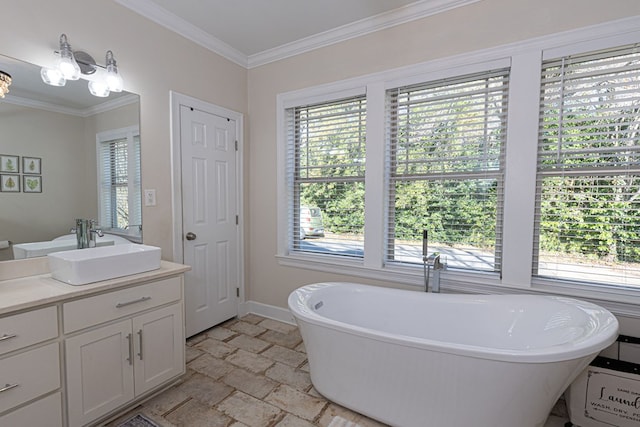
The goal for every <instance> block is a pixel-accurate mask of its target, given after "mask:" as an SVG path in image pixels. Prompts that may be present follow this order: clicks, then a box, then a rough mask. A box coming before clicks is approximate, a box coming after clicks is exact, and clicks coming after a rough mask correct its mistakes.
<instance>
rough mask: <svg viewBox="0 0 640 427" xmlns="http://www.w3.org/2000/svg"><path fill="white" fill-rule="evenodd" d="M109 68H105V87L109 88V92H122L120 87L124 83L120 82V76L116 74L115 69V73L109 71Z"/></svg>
mask: <svg viewBox="0 0 640 427" xmlns="http://www.w3.org/2000/svg"><path fill="white" fill-rule="evenodd" d="M110 67H111V66H107V77H106V79H107V85H108V86H109V90H110V91H111V92H122V86H123V84H124V82H123V81H122V76H121V75H120V74H118V70H117V68H116V67H113V68H116V69H115V71H113V70H110V69H109V68H110Z"/></svg>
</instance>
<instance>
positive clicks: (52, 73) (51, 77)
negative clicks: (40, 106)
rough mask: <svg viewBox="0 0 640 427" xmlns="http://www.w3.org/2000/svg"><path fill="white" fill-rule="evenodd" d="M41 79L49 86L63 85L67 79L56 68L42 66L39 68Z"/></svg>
mask: <svg viewBox="0 0 640 427" xmlns="http://www.w3.org/2000/svg"><path fill="white" fill-rule="evenodd" d="M40 77H41V78H42V81H43V82H45V83H46V84H48V85H50V86H64V85H65V84H66V83H67V80H66V79H65V78H64V76H63V75H62V73H61V72H60V70H58V69H57V68H42V69H41V70H40Z"/></svg>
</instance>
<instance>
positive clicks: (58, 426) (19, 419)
mask: <svg viewBox="0 0 640 427" xmlns="http://www.w3.org/2000/svg"><path fill="white" fill-rule="evenodd" d="M0 426H3V427H18V426H23V427H27V426H34V427H35V426H47V427H62V396H61V394H60V392H58V393H55V394H52V395H50V396H47V397H45V398H43V399H40V400H36V401H35V402H34V403H31V404H29V405H27V406H23V407H22V408H20V409H18V410H17V411H13V412H10V413H8V414H6V415H3V416H1V417H0Z"/></svg>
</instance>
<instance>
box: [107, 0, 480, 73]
mask: <svg viewBox="0 0 640 427" xmlns="http://www.w3.org/2000/svg"><path fill="white" fill-rule="evenodd" d="M114 1H115V2H116V3H118V4H120V5H121V6H124V7H126V8H128V9H130V10H132V11H134V12H136V13H137V14H139V15H141V16H143V17H145V18H147V19H149V20H151V21H153V22H155V23H156V24H159V25H161V26H163V27H165V28H167V29H169V30H171V31H173V32H175V33H177V34H180V35H181V36H183V37H185V38H186V39H188V40H191V41H192V42H194V43H196V44H198V45H200V46H202V47H204V48H206V49H208V50H210V51H212V52H214V53H217V54H218V55H220V56H222V57H224V58H226V59H228V60H230V61H232V62H234V63H236V64H238V65H241V66H243V67H244V68H249V69H250V68H255V67H259V66H261V65H265V64H268V63H270V62H275V61H279V60H281V59H284V58H288V57H291V56H295V55H299V54H301V53H305V52H309V51H311V50H314V49H318V48H321V47H325V46H329V45H332V44H335V43H339V42H342V41H345V40H349V39H352V38H355V37H360V36H363V35H366V34H370V33H373V32H375V31H380V30H383V29H386V28H390V27H393V26H396V25H400V24H404V23H406V22H410V21H415V20H417V19H421V18H424V17H427V16H431V15H435V14H438V13H442V12H445V11H447V10H451V9H455V8H457V7H461V6H466V5H468V4H471V3H476V2H478V1H482V0H421V1H417V2H415V3H412V4H409V5H407V6H404V7H401V8H398V9H395V10H391V11H389V12H385V13H381V14H379V15H376V16H373V17H371V18H366V19H362V20H360V21H356V22H353V23H351V24H346V25H342V26H340V27H337V28H335V29H332V30H329V31H325V32H322V33H319V34H316V35H313V36H309V37H305V38H303V39H300V40H297V41H294V42H291V43H287V44H284V45H282V46H278V47H275V48H273V49H268V50H265V51H263V52H260V53H256V54H254V55H250V56H247V55H245V54H244V53H242V52H240V51H238V50H237V49H234V48H233V47H231V46H229V45H228V44H227V43H224V42H223V41H222V40H220V39H218V38H216V37H213V36H212V35H211V34H209V33H206V32H205V31H203V30H201V29H200V28H198V27H196V26H194V25H193V24H190V23H189V22H187V21H185V20H184V19H182V18H180V17H178V16H176V15H174V14H173V13H171V12H169V11H167V10H166V9H164V8H162V7H160V6H158V5H157V4H156V3H154V2H153V1H152V0H114Z"/></svg>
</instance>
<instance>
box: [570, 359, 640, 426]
mask: <svg viewBox="0 0 640 427" xmlns="http://www.w3.org/2000/svg"><path fill="white" fill-rule="evenodd" d="M566 397H567V408H568V410H569V416H570V419H571V422H572V423H573V424H574V425H576V426H580V427H611V426H615V427H639V426H640V365H637V364H635V363H629V362H624V361H620V360H615V359H608V358H605V357H597V358H596V359H595V360H594V361H593V362H592V363H591V365H589V366H588V367H587V368H586V369H585V370H584V371H583V372H582V373H581V374H580V375H579V376H578V378H577V379H576V380H575V381H574V382H573V384H571V387H570V388H569V391H568V392H567V396H566Z"/></svg>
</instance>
